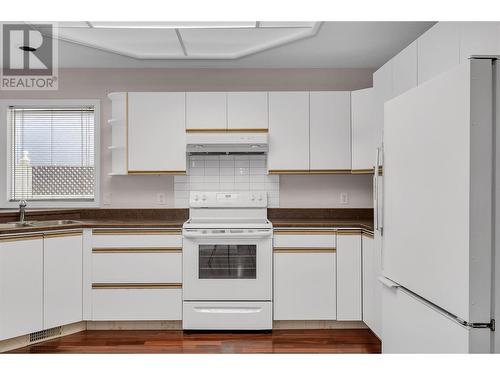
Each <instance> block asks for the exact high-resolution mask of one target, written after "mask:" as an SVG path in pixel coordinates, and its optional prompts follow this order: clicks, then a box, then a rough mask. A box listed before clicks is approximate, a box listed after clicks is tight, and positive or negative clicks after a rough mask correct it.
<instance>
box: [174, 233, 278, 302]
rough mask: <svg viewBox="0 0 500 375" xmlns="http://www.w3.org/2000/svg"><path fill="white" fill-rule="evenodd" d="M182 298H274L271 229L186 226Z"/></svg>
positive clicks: (261, 299)
mask: <svg viewBox="0 0 500 375" xmlns="http://www.w3.org/2000/svg"><path fill="white" fill-rule="evenodd" d="M183 234H184V242H183V257H182V259H183V261H182V263H183V282H182V283H183V286H182V288H183V298H184V300H185V301H189V300H197V301H199V300H260V301H265V300H268V301H270V300H271V296H272V229H261V230H253V231H249V230H235V229H231V230H230V229H211V230H204V231H201V230H184V232H183Z"/></svg>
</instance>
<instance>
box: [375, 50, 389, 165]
mask: <svg viewBox="0 0 500 375" xmlns="http://www.w3.org/2000/svg"><path fill="white" fill-rule="evenodd" d="M393 68H394V67H393V60H389V61H388V62H386V63H385V64H384V65H382V66H381V67H380V68H379V69H378V70H377V71H376V72H375V73H373V95H374V105H375V107H374V109H373V123H374V126H375V130H374V138H375V141H374V142H375V144H376V147H380V146H381V145H382V139H383V134H384V103H385V102H386V101H388V100H390V99H392V98H393V97H394V82H393V79H394V74H393ZM372 154H373V155H374V154H375V150H373V151H372ZM373 157H375V156H373Z"/></svg>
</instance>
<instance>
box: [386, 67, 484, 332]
mask: <svg viewBox="0 0 500 375" xmlns="http://www.w3.org/2000/svg"><path fill="white" fill-rule="evenodd" d="M492 93H493V90H492V63H491V60H471V61H468V62H467V63H464V64H462V65H460V66H458V67H457V68H454V69H453V70H451V71H449V72H447V73H445V74H442V75H440V76H438V77H437V78H435V79H433V80H431V81H428V82H426V83H424V84H422V85H420V86H418V87H417V88H415V89H412V90H410V91H408V92H406V93H404V94H403V95H400V96H398V97H396V98H394V99H392V100H390V101H388V102H386V104H385V117H384V118H385V123H384V169H383V178H384V223H383V229H384V231H383V253H382V259H383V273H384V275H385V276H387V277H388V278H389V279H391V280H394V281H395V282H397V283H398V284H401V285H402V286H404V287H405V288H407V289H409V290H411V291H412V292H414V293H415V294H417V295H419V296H422V297H423V298H425V299H426V300H428V301H431V302H432V303H434V304H435V305H438V306H440V307H441V308H443V309H444V310H447V311H448V312H451V313H452V314H453V315H456V316H459V317H460V318H462V319H464V320H466V321H468V322H489V321H490V318H491V317H490V300H491V298H490V294H491V251H492V242H491V238H492V220H491V217H492V212H491V206H492V198H491V197H492V157H493V152H492V141H491V139H492V108H491V104H492V97H493V96H492V95H493V94H492ZM419 326H420V324H418V325H417V326H416V327H419Z"/></svg>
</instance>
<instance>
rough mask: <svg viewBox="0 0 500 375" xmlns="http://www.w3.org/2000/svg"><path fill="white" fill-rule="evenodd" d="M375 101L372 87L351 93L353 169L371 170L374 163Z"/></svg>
mask: <svg viewBox="0 0 500 375" xmlns="http://www.w3.org/2000/svg"><path fill="white" fill-rule="evenodd" d="M376 104H377V103H376V102H375V97H374V91H373V88H369V89H363V90H357V91H353V92H352V93H351V111H352V114H351V119H352V122H351V126H352V128H351V132H352V169H353V171H358V172H361V171H366V172H368V171H372V170H373V165H374V163H375V149H376V148H377V143H376V141H377V137H376V130H377V129H376V118H375V116H374V114H375V113H376V110H377V109H376V108H375V107H376Z"/></svg>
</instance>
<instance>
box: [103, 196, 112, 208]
mask: <svg viewBox="0 0 500 375" xmlns="http://www.w3.org/2000/svg"><path fill="white" fill-rule="evenodd" d="M102 204H104V205H106V206H109V205H110V204H111V193H104V194H103V196H102Z"/></svg>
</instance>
